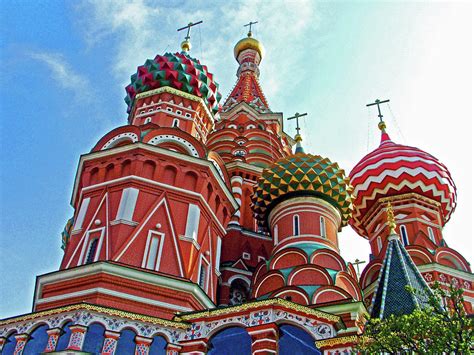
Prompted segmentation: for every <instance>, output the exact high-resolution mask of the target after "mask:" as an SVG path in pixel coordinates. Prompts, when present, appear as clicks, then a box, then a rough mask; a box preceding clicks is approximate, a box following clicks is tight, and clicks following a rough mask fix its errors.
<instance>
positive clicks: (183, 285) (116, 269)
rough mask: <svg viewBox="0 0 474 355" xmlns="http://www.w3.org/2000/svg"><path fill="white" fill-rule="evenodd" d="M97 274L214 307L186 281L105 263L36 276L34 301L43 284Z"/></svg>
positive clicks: (194, 286)
mask: <svg viewBox="0 0 474 355" xmlns="http://www.w3.org/2000/svg"><path fill="white" fill-rule="evenodd" d="M97 273H105V274H108V275H113V276H117V277H122V278H125V279H128V280H132V281H135V282H143V283H147V284H151V285H154V286H163V287H165V288H168V289H172V290H175V291H178V292H180V291H184V292H188V293H192V294H193V295H194V296H195V297H196V299H197V300H198V302H200V303H201V304H202V305H203V306H204V307H206V308H214V307H215V305H214V303H213V302H212V301H211V300H210V299H209V297H208V296H207V295H206V294H205V293H204V292H203V291H202V290H201V288H200V287H199V286H198V285H196V284H195V283H192V282H190V281H186V280H179V279H175V278H170V277H167V276H164V275H158V274H154V273H150V272H149V271H147V270H137V269H133V268H129V267H126V266H122V265H116V264H111V263H107V262H97V263H93V264H86V265H83V266H80V267H77V268H73V269H65V270H60V271H56V272H54V273H51V274H46V275H42V276H38V277H37V279H36V295H35V300H37V299H39V295H40V293H41V291H42V288H43V286H44V285H45V284H51V283H56V282H61V281H67V280H73V279H77V278H80V277H84V276H90V275H94V274H97ZM35 303H36V302H35Z"/></svg>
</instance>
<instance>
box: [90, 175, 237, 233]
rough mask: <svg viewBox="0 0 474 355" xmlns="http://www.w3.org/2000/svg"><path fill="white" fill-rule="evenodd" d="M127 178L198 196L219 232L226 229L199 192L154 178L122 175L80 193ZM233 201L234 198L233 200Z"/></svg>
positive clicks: (223, 231) (224, 231) (126, 179)
mask: <svg viewBox="0 0 474 355" xmlns="http://www.w3.org/2000/svg"><path fill="white" fill-rule="evenodd" d="M128 180H131V181H133V180H136V181H139V182H145V183H147V184H152V185H156V186H159V187H162V188H165V189H168V190H173V191H178V192H180V193H183V194H186V195H190V196H193V197H197V198H199V200H200V202H201V203H202V204H203V205H204V206H205V207H206V211H207V212H208V213H209V214H210V215H211V217H212V218H213V220H214V222H215V223H216V225H217V226H218V227H219V228H220V230H221V232H222V233H224V234H225V233H226V229H225V228H224V226H223V225H222V223H221V222H220V221H219V219H218V218H217V216H216V215H215V214H214V212H213V211H212V208H211V206H209V204H208V203H207V201H206V200H205V199H204V197H203V196H202V195H201V194H199V193H197V192H193V191H189V190H185V189H181V188H179V187H176V186H173V185H167V184H163V183H161V182H157V181H154V180H149V179H145V178H142V177H140V176H136V175H129V176H124V177H121V178H118V179H115V180H109V181H105V182H102V183H99V184H96V185H91V186H87V187H85V188H83V189H82V190H81V194H82V193H84V192H86V191H88V190H91V189H96V188H98V187H102V186H106V185H112V184H115V183H120V182H124V181H128ZM233 202H235V200H233ZM236 207H238V206H236Z"/></svg>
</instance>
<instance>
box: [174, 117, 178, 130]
mask: <svg viewBox="0 0 474 355" xmlns="http://www.w3.org/2000/svg"><path fill="white" fill-rule="evenodd" d="M173 127H175V128H178V127H179V120H178V119H177V118H175V119H174V120H173Z"/></svg>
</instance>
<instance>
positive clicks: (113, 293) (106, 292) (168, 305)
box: [36, 287, 193, 312]
mask: <svg viewBox="0 0 474 355" xmlns="http://www.w3.org/2000/svg"><path fill="white" fill-rule="evenodd" d="M91 293H102V294H104V295H109V296H115V297H120V298H123V299H127V300H131V301H135V302H140V303H145V304H151V305H153V306H158V307H164V308H170V309H174V310H177V311H180V312H190V311H193V309H192V308H188V307H181V306H177V305H174V304H172V303H167V302H161V301H157V300H152V299H149V298H145V297H140V296H133V295H130V294H128V293H124V292H119V291H114V290H109V289H107V288H103V287H95V288H90V289H87V290H82V291H77V292H71V293H63V294H61V295H58V296H51V297H47V298H41V299H39V300H36V304H43V303H49V302H55V301H59V300H64V299H68V298H73V297H80V296H85V295H90V294H91Z"/></svg>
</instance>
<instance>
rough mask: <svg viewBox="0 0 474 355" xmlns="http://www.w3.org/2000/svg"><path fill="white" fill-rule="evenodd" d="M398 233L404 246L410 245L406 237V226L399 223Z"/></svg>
mask: <svg viewBox="0 0 474 355" xmlns="http://www.w3.org/2000/svg"><path fill="white" fill-rule="evenodd" d="M400 234H401V237H402V243H403V245H404V246H409V245H410V240H409V239H408V230H407V227H406V226H405V225H404V224H402V225H400Z"/></svg>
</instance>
